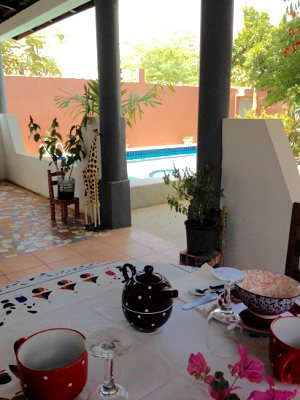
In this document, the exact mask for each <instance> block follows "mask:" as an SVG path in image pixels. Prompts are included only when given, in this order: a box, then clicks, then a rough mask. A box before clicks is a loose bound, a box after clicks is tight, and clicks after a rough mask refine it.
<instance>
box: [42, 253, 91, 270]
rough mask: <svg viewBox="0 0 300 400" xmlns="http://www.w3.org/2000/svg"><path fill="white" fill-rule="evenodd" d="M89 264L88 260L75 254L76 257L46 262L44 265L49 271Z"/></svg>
mask: <svg viewBox="0 0 300 400" xmlns="http://www.w3.org/2000/svg"><path fill="white" fill-rule="evenodd" d="M90 262H91V261H90V260H89V259H88V258H86V257H83V256H81V255H80V254H76V256H73V257H68V258H65V259H63V260H59V261H51V262H47V263H46V264H47V266H48V267H50V268H51V269H64V268H67V267H72V266H75V265H83V264H89V263H90Z"/></svg>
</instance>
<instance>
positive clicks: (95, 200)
mask: <svg viewBox="0 0 300 400" xmlns="http://www.w3.org/2000/svg"><path fill="white" fill-rule="evenodd" d="M94 133H95V136H94V138H93V141H92V144H91V147H90V152H89V158H88V162H87V165H86V167H85V168H84V170H83V172H82V174H83V183H84V188H85V191H84V195H85V213H84V214H85V224H86V227H88V226H89V224H88V209H89V208H90V211H91V214H90V215H91V220H92V225H94V229H96V228H97V227H99V226H100V201H99V167H98V148H97V140H98V137H99V135H100V136H101V133H100V134H99V132H98V129H94Z"/></svg>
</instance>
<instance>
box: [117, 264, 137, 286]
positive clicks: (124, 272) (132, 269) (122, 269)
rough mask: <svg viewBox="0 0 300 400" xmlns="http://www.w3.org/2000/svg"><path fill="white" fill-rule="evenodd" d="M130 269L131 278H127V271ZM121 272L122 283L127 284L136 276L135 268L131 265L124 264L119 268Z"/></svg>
mask: <svg viewBox="0 0 300 400" xmlns="http://www.w3.org/2000/svg"><path fill="white" fill-rule="evenodd" d="M128 269H130V271H131V277H129V276H128V272H127V270H128ZM120 270H121V271H122V274H123V277H124V280H123V281H122V282H128V281H129V279H130V278H132V277H133V276H134V275H135V274H136V268H135V266H133V265H132V264H124V265H123V267H121V268H120Z"/></svg>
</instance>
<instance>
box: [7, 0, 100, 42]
mask: <svg viewBox="0 0 300 400" xmlns="http://www.w3.org/2000/svg"><path fill="white" fill-rule="evenodd" d="M12 3H20V2H12ZM29 3H30V2H29ZM31 3H33V4H31V5H29V6H27V7H26V8H23V9H22V8H20V7H19V8H17V7H12V6H11V11H12V14H13V15H12V16H11V17H10V18H8V19H6V20H5V21H3V22H2V23H1V24H0V42H2V41H3V40H6V39H11V38H14V39H21V38H22V37H25V36H27V35H29V34H31V33H33V32H35V31H37V30H39V29H42V28H45V27H46V26H49V25H51V24H53V23H55V22H58V21H60V20H62V19H64V18H67V17H69V16H71V15H74V14H76V13H78V12H80V11H84V10H86V9H88V8H91V7H93V6H94V0H93V1H90V0H38V1H34V0H32V1H31ZM9 4H10V3H9V1H7V0H6V1H5V0H3V1H1V0H0V7H1V5H2V6H3V7H10V5H9ZM13 10H14V11H15V12H13Z"/></svg>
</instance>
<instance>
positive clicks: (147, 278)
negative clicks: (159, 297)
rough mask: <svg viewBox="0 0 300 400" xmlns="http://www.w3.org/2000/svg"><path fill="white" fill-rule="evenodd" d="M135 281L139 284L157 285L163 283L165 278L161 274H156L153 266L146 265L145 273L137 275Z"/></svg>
mask: <svg viewBox="0 0 300 400" xmlns="http://www.w3.org/2000/svg"><path fill="white" fill-rule="evenodd" d="M135 280H136V281H137V282H139V283H144V284H152V285H155V284H158V283H161V281H162V280H163V277H162V276H161V275H160V274H157V273H154V272H153V267H152V266H151V265H146V266H145V267H144V271H142V272H139V273H138V274H136V275H135Z"/></svg>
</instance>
